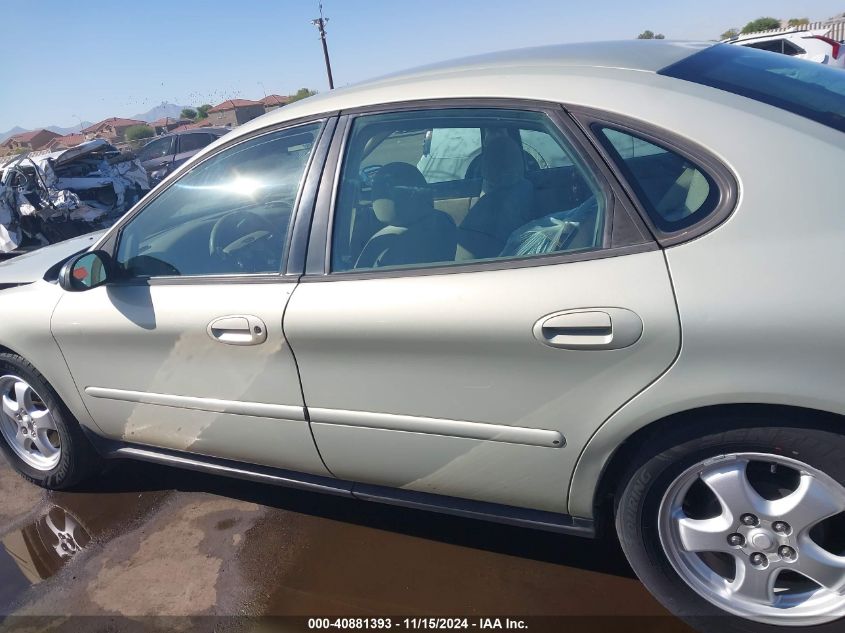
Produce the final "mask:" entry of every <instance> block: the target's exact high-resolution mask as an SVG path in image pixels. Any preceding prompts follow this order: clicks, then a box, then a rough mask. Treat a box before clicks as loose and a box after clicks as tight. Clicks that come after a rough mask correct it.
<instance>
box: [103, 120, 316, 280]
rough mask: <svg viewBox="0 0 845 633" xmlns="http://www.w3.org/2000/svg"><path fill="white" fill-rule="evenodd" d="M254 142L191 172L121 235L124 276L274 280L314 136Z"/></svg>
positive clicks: (313, 132)
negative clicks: (266, 276) (229, 276)
mask: <svg viewBox="0 0 845 633" xmlns="http://www.w3.org/2000/svg"><path fill="white" fill-rule="evenodd" d="M317 127H318V126H316V125H315V126H312V129H309V130H307V131H296V132H294V133H291V132H282V133H276V134H270V135H266V136H261V137H258V138H256V139H252V140H251V141H247V142H245V143H243V144H241V145H238V146H236V147H234V148H232V149H231V150H229V151H224V152H222V153H221V154H220V155H218V156H217V157H215V158H212V159H211V160H209V161H207V162H206V163H204V164H202V165H200V166H198V167H197V168H196V169H194V170H193V171H192V172H191V173H189V174H186V176H185V177H184V178H182V179H181V180H180V181H178V182H176V183H174V184H173V185H172V186H171V187H169V188H168V189H167V190H165V191H164V192H163V193H162V194H161V195H160V196H159V197H157V198H156V199H155V200H153V201H152V202H151V203H150V204H149V205H148V206H147V207H146V208H145V210H144V213H142V214H140V215H139V216H138V217H137V218H135V219H134V220H133V221H132V222H130V223H129V224H128V225H127V226H126V227H125V228H124V230H123V231H122V234H121V238H120V244H119V247H118V256H117V261H118V264H119V265H120V267H121V268H122V270H123V273H124V274H125V275H127V276H130V277H153V276H171V275H213V274H237V273H242V274H255V273H274V272H279V271H280V268H281V259H282V253H283V250H284V248H283V247H284V241H285V238H286V236H287V231H288V226H289V224H290V219H291V212H292V209H293V205H294V202H295V199H296V194H297V191H298V188H299V183H300V180H301V178H302V175H303V173H304V170H305V165H306V162H307V159H308V156H309V155H310V152H311V147H312V146H313V143H314V139H315V137H316V129H317Z"/></svg>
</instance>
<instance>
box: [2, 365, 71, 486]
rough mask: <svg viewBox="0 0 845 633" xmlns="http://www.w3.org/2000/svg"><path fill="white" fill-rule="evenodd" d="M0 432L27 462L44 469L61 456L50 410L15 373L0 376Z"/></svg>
mask: <svg viewBox="0 0 845 633" xmlns="http://www.w3.org/2000/svg"><path fill="white" fill-rule="evenodd" d="M0 434H2V436H3V438H4V439H5V440H6V443H7V444H8V445H9V447H10V448H11V449H12V451H14V453H15V454H16V455H17V456H18V457H20V458H21V460H22V461H23V462H24V463H25V464H26V465H27V466H30V467H32V468H35V469H36V470H39V471H42V472H46V471H50V470H52V469H53V468H55V467H56V464H58V463H59V460H60V459H61V456H62V447H61V440H60V437H59V431H58V426H57V423H56V419H55V418H54V417H53V413H52V412H51V411H50V409H49V408H48V407H47V405H46V404H45V402H44V400H43V399H42V398H41V396H40V395H38V393H37V392H36V391H35V389H34V388H33V387H32V386H31V385H30V384H29V383H28V382H27V381H26V380H24V379H22V378H19V377H17V376H11V375H6V376H0Z"/></svg>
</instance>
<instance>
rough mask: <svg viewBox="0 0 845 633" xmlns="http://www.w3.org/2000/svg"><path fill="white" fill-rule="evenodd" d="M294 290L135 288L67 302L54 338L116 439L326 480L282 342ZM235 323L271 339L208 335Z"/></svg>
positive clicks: (95, 413)
mask: <svg viewBox="0 0 845 633" xmlns="http://www.w3.org/2000/svg"><path fill="white" fill-rule="evenodd" d="M294 286H295V284H293V283H285V282H281V281H279V282H271V283H249V282H246V283H244V282H229V283H223V284H221V283H192V284H173V285H165V284H153V285H143V284H136V285H112V286H104V287H100V288H95V289H93V290H89V291H87V292H79V293H65V295H64V296H63V297H62V299H61V301H60V302H59V305H58V306H57V308H56V311H55V313H54V316H53V321H52V327H53V334H54V336H55V337H56V340H57V341H58V343H59V345H60V347H61V349H62V352H63V353H64V355H65V358H66V359H67V362H68V365H69V366H70V370H71V373H72V374H73V376H74V378H75V379H76V381H77V387H78V388H79V390H80V393H81V395H82V398H83V400H84V402H85V405H86V406H87V408H88V410H89V411H90V413H91V416H92V417H93V418H94V420H95V421H96V423H97V424H98V425H99V426H100V428H101V429H102V430H103V431H104V432H105V433H106V435H107V436H108V437H110V438H113V439H117V440H124V441H128V442H136V443H141V444H149V445H153V446H159V447H163V448H170V449H176V450H184V451H192V452H196V453H201V454H204V455H213V456H218V457H224V458H229V459H236V460H241V461H246V462H252V463H258V464H263V465H267V466H276V467H282V468H287V469H291V470H300V471H303V472H308V473H313V474H319V475H328V474H329V473H328V472H327V471H326V469H325V467H324V466H323V464H322V462H321V460H320V457H319V455H318V454H317V450H316V448H315V446H314V442H313V439H312V437H311V432H310V430H309V428H308V423H307V421H306V420H305V415H304V411H303V402H302V394H301V391H300V386H299V377H298V375H297V372H296V364H295V362H294V359H293V357H292V355H291V351H290V348H289V347H288V344H287V341H286V340H285V336H284V333H283V332H282V314H283V313H284V310H285V306H286V304H287V301H288V298H289V297H290V294H291V292H292V290H293V288H294ZM230 316H231V317H236V318H235V319H233V320H232V322H235V321H238V320H239V319H241V318H243V317H248V318H247V319H245V320H247V321H248V322H249V323H251V324H253V325H254V324H256V323H261V324H262V325H263V326H264V327H266V332H264V333H262V334H261V335H259V336H258V339H257V340H258V341H259V342H258V343H257V344H251V345H241V344H228V343H226V342H225V341H221V340H219V338H218V337H215V334H217V335H219V334H220V330H219V329H217V330H215V329H213V328H211V327H210V324H211V323H212V322H215V321H217V320H218V319H220V318H221V317H230ZM227 322H228V321H225V322H224V323H227ZM217 325H219V323H218V324H217Z"/></svg>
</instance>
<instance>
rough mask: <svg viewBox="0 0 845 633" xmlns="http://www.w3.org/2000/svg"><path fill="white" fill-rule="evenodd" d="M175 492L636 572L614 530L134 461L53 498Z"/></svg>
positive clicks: (549, 560)
mask: <svg viewBox="0 0 845 633" xmlns="http://www.w3.org/2000/svg"><path fill="white" fill-rule="evenodd" d="M170 491H176V492H199V493H206V494H213V495H219V496H222V497H228V498H231V499H237V500H240V501H245V502H250V503H255V504H259V505H262V506H267V507H270V508H275V509H278V510H283V511H287V512H296V513H300V514H305V515H310V516H313V517H319V518H323V519H328V520H333V521H342V522H345V523H351V524H355V525H359V526H363V527H368V528H372V529H377V530H386V531H391V532H396V533H400V534H404V535H407V536H413V537H419V538H424V539H429V540H433V541H438V542H442V543H447V544H451V545H457V546H460V547H467V548H474V549H480V550H487V551H490V552H496V553H500V554H506V555H510V556H518V557H522V558H526V559H531V560H536V561H542V562H547V563H553V564H557V565H565V566H570V567H577V568H580V569H584V570H589V571H594V572H599V573H605V574H612V575H615V576H620V577H624V578H635V577H636V576H635V575H634V573H633V571H632V570H631V568H630V566H629V565H628V563H627V561H626V560H625V557H624V555H623V553H622V550H621V548H620V546H619V542H618V540H617V539H616V538H615V535H613V534H612V533H608V534H603V535H601V536H599V537H598V538H596V539H586V538H582V537H577V536H569V535H564V534H557V533H553V532H546V531H542V530H533V529H529V528H520V527H514V526H509V525H502V524H497V523H491V522H488V521H482V520H476V519H467V518H463V517H455V516H449V515H444V514H438V513H434V512H426V511H423V510H416V509H411V508H403V507H398V506H391V505H386V504H380V503H372V502H367V501H359V500H356V499H349V498H345V497H340V496H335V495H327V494H321V493H316V492H307V491H301V490H295V489H290V488H285V487H281V486H273V485H269V484H262V483H256V482H251V481H244V480H240V479H234V478H230V477H223V476H218V475H212V474H206V473H201V472H196V471H190V470H183V469H178V468H172V467H168V466H162V465H158V464H149V463H143V462H134V461H130V460H116V461H114V462H110V463H109V464H108V467H107V471H106V473H105V474H104V475H102V476H100V477H98V478H97V479H95V480H93V481H91V482H89V483H87V484H85V485H83V486H79V487H77V488H75V489H74V490H73V492H69V493H53V494H52V497H53V501H54V502H55V503H57V504H60V505H61V504H62V496H63V495H70V496H73V497H75V498H78V497H79V496H80V495H83V496H85V497H88V496H89V495H94V496H96V495H102V497H103V503H105V504H108V503H110V502H111V500H112V499H114V498H115V496H118V497H119V496H122V495H123V494H133V495H135V496H137V495H138V493H142V492H170ZM605 532H610V530H605Z"/></svg>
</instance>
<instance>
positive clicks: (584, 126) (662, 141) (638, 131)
mask: <svg viewBox="0 0 845 633" xmlns="http://www.w3.org/2000/svg"><path fill="white" fill-rule="evenodd" d="M569 112H570V114H571V115H572V117H573V119H575V121H577V122H578V124H579V126H580V128H581V130H582V131H583V132H584V133H586V134H587V135H588V136H589V138H590V139H592V141H593V143H594V145H595V147H596V149H597V150H598V152H599V153H600V154H601V156H602V158H603V159H604V161H605V162H606V163H607V165H608V166H609V167H610V169H611V170H612V171H613V173H614V174H615V176H616V178H617V179H618V180H619V182H620V183H621V185H622V187H623V189H624V190H625V193H626V194H627V196H628V198H629V199H630V200H631V202H632V204H633V205H634V207H635V208H636V209H637V211H638V212H639V214H640V218H641V219H642V221H643V222H645V224H646V225H647V226H648V228H649V230H650V231H651V232H652V234H653V235H654V236H655V238H656V239H657V242H658V243H659V244H660V246H661V247H663V248H666V247H668V246H675V245H677V244H682V243H684V242H688V241H690V240H693V239H696V238H698V237H701V236H702V235H704V234H706V233H709V232H710V231H712V230H714V229H715V228H717V227H718V226H720V225H721V224H722V223H723V222H724V221H725V220H727V219H728V218H729V217H730V216H731V215H732V214H733V212H734V210H735V209H736V206H737V202H738V201H739V180H738V179H737V177H736V176H735V175H734V172H733V171H732V170H731V169H730V168H728V167H727V165H725V164H724V163H723V162H722V161H721V160H719V159H718V158H716V156H714V155H713V154H712V153H711V152H710V151H708V150H706V149H704V148H703V147H702V146H700V145H698V144H696V143H694V142H693V141H690V140H689V139H686V138H684V137H682V136H680V135H678V134H675V133H674V132H670V131H669V130H666V129H664V128H660V127H658V126H656V125H652V124H651V123H646V122H644V121H640V120H638V119H634V118H630V117H626V116H623V115H619V114H615V113H610V112H605V111H602V110H595V109H593V108H585V107H580V106H579V107H571V108H569ZM595 125H598V126H605V127H611V128H615V129H617V130H619V131H621V132H626V133H629V134H632V135H634V136H638V137H640V138H642V139H643V140H645V141H648V142H650V143H654V144H655V145H657V146H659V147H665V148H666V149H668V150H670V151H673V152H676V153H677V154H679V155H681V156H683V157H684V158H686V159H687V160H689V161H690V162H692V163H694V164H695V165H696V167H698V168H700V169H701V171H703V172H704V173H705V174H706V175H707V177H708V178H710V179H711V180H712V182H713V183H714V184H715V185H716V187H717V189H718V191H719V199H718V201H717V202H716V205H715V206H714V207H713V209H712V210H711V211H710V212H709V213H708V214H707V215H705V216H703V217H702V218H701V219H700V220H699V221H698V222H695V223H694V224H691V225H690V226H687V227H683V228H681V229H678V230H676V231H663V230H662V229H660V228H659V227H658V226H657V225H656V224H655V222H654V221H653V220H652V219H651V216H650V215H649V213H648V212H647V211H646V205H644V204H643V203H642V201H641V200H640V197H639V195H638V194H637V187H636V186H634V185H632V184H631V183H630V182H629V180H628V178H627V177H626V176H625V174H624V172H623V171H622V169H621V168H620V167H619V166H618V165H617V164H616V163H617V161H616V159H615V157H614V156H613V155H612V154H611V153H610V151H609V150H608V149H607V146H606V145H605V143H604V141H603V140H602V139H601V138H600V136H599V134H598V133H597V132H596V131H595V130H594V129H593V126H595Z"/></svg>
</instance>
